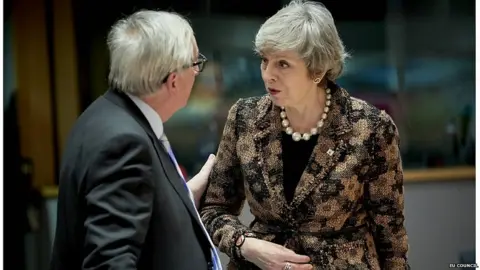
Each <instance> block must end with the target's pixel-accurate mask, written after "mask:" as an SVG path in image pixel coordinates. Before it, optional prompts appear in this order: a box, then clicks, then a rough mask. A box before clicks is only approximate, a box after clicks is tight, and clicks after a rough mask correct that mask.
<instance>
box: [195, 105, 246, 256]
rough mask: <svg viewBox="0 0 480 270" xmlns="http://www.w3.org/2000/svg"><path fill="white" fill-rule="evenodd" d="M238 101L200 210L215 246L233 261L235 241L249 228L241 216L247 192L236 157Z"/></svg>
mask: <svg viewBox="0 0 480 270" xmlns="http://www.w3.org/2000/svg"><path fill="white" fill-rule="evenodd" d="M240 102H241V100H239V101H237V102H236V103H235V104H234V105H233V106H232V108H231V109H230V111H229V113H228V118H227V122H226V123H225V127H224V130H223V136H222V140H221V141H220V145H219V148H218V152H217V159H216V163H215V165H214V166H213V169H212V172H211V173H210V177H209V186H208V188H207V191H206V196H205V201H204V204H203V208H202V209H201V218H202V221H203V222H204V224H205V227H206V229H207V231H208V232H209V234H210V236H211V237H212V240H213V242H214V244H215V245H217V246H218V248H219V249H220V251H222V252H224V253H226V254H227V255H228V256H229V257H230V258H234V257H236V256H237V254H236V252H235V241H236V239H237V238H238V237H239V236H240V235H241V234H242V233H244V232H246V231H247V230H248V228H247V227H246V226H245V225H243V224H242V223H241V222H240V220H239V219H238V216H239V214H240V211H241V210H242V208H243V205H244V202H245V191H244V185H243V179H242V173H241V169H240V162H239V159H238V156H237V153H236V144H237V139H238V138H237V132H236V130H237V124H238V123H237V110H238V106H239V103H240Z"/></svg>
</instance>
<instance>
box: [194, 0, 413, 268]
mask: <svg viewBox="0 0 480 270" xmlns="http://www.w3.org/2000/svg"><path fill="white" fill-rule="evenodd" d="M255 46H256V50H257V52H258V53H259V54H260V55H261V57H262V62H261V73H262V77H263V80H264V81H265V87H266V90H267V92H268V94H267V95H265V96H262V97H254V98H247V99H241V100H239V101H237V102H236V103H235V104H234V105H233V107H232V108H231V110H230V111H229V114H228V119H227V123H226V124H225V129H224V133H223V138H222V141H221V143H220V146H219V149H218V153H217V163H216V164H215V165H214V168H213V169H212V173H211V176H210V186H209V188H208V190H207V194H206V199H205V203H204V207H203V209H202V210H201V216H202V219H203V221H204V223H205V226H206V228H207V230H208V231H209V233H210V235H211V236H212V238H213V241H214V243H215V244H216V245H218V247H219V248H220V250H221V251H222V252H225V253H226V254H227V255H228V256H229V257H230V258H231V260H230V263H229V267H228V269H242V270H244V269H285V270H288V269H406V268H408V264H407V257H406V253H407V249H408V245H407V234H406V231H405V227H404V215H403V208H404V206H403V204H404V202H403V201H404V197H403V174H402V165H401V159H400V152H399V148H398V142H399V137H398V131H397V128H396V126H395V124H394V123H393V121H392V119H391V118H390V117H389V116H388V115H387V114H386V113H385V112H383V111H380V110H378V109H376V108H375V107H373V106H371V105H369V104H367V103H366V102H364V101H362V100H359V99H356V98H353V97H350V96H349V94H348V93H347V92H346V91H345V90H344V89H342V88H340V87H339V86H337V85H336V84H335V83H334V81H335V79H337V78H338V76H340V74H341V73H342V70H343V66H344V60H345V58H346V57H347V53H346V52H345V50H344V46H343V44H342V41H341V40H340V38H339V36H338V33H337V30H336V28H335V25H334V21H333V18H332V16H331V14H330V12H329V11H328V10H327V9H326V8H325V7H323V6H322V5H321V4H319V3H315V2H301V1H294V2H292V3H291V4H289V5H288V6H286V7H285V8H283V9H281V10H280V11H279V12H278V13H277V14H275V15H274V16H273V17H271V18H269V19H268V20H267V21H266V22H265V23H264V24H263V25H262V26H261V28H260V30H259V32H258V34H257V36H256V40H255ZM245 200H247V201H248V204H249V206H250V209H251V212H252V214H253V215H254V216H255V220H254V221H253V222H252V224H251V225H250V226H249V227H246V226H245V225H243V224H242V223H241V222H240V221H239V220H238V215H239V213H240V210H241V208H242V207H243V205H244V202H245Z"/></svg>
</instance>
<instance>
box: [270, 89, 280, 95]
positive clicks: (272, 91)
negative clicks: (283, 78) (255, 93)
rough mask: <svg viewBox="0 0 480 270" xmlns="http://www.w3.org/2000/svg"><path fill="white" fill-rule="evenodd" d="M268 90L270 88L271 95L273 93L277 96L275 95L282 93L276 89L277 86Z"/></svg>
mask: <svg viewBox="0 0 480 270" xmlns="http://www.w3.org/2000/svg"><path fill="white" fill-rule="evenodd" d="M267 90H268V93H269V94H270V95H273V96H275V95H277V94H279V93H280V90H278V89H275V88H267Z"/></svg>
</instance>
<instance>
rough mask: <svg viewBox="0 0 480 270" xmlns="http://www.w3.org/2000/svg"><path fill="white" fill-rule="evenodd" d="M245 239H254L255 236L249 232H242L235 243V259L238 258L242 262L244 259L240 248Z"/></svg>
mask: <svg viewBox="0 0 480 270" xmlns="http://www.w3.org/2000/svg"><path fill="white" fill-rule="evenodd" d="M247 237H255V234H253V233H251V232H244V233H242V234H241V235H240V236H239V237H238V238H237V240H236V241H235V253H236V255H237V257H238V258H240V259H241V260H244V259H245V258H244V257H243V255H242V252H241V250H240V248H241V247H242V246H243V244H244V243H245V240H246V239H247Z"/></svg>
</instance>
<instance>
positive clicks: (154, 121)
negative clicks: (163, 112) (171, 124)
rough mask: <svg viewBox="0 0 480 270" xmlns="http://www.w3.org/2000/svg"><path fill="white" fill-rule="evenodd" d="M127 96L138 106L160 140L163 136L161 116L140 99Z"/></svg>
mask: <svg viewBox="0 0 480 270" xmlns="http://www.w3.org/2000/svg"><path fill="white" fill-rule="evenodd" d="M127 95H128V97H129V98H130V99H131V100H132V101H133V103H135V105H137V107H138V108H139V109H140V111H141V112H142V113H143V115H144V116H145V118H147V121H148V123H149V124H150V127H152V129H153V132H154V133H155V136H157V138H158V139H160V138H161V137H162V136H163V122H162V118H161V117H160V115H159V114H158V113H157V112H156V111H155V110H154V109H153V108H152V107H150V105H148V104H147V103H145V102H144V101H143V100H141V99H140V98H138V97H136V96H133V95H130V94H127Z"/></svg>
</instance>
